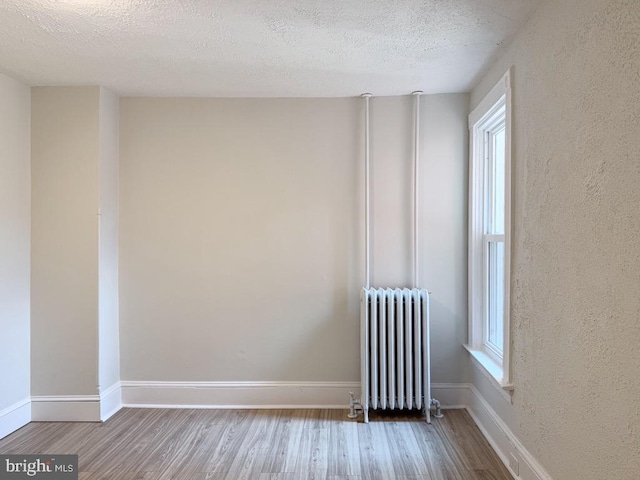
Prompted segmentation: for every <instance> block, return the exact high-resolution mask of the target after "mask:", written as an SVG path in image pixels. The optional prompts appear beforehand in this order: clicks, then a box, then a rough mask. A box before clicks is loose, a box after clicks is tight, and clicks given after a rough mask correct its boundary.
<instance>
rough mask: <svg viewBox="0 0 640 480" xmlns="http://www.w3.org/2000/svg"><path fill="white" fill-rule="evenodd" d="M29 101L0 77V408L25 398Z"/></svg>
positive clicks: (20, 89) (15, 85) (13, 84)
mask: <svg viewBox="0 0 640 480" xmlns="http://www.w3.org/2000/svg"><path fill="white" fill-rule="evenodd" d="M30 102H31V93H30V91H29V87H26V86H25V85H23V84H21V83H19V82H16V81H15V80H13V79H11V78H8V77H6V76H4V75H0V105H2V108H0V226H1V227H0V306H1V307H0V327H1V331H0V332H1V333H0V410H3V409H4V408H6V407H8V406H9V405H13V404H14V403H17V402H20V401H22V400H24V399H25V398H27V397H29V376H30V371H29V363H30V361H29V317H30V307H29V236H30V234H29V232H30V229H31V228H30V220H29V219H30V217H31V213H30V204H31V199H30V194H29V192H30V185H29V183H30V174H29V162H30V135H29V134H30V130H31V125H30V123H31V122H30V117H31V107H30Z"/></svg>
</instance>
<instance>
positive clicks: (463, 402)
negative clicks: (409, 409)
mask: <svg viewBox="0 0 640 480" xmlns="http://www.w3.org/2000/svg"><path fill="white" fill-rule="evenodd" d="M469 387H471V384H469V383H432V384H431V397H432V398H434V399H435V400H438V401H439V402H440V406H441V408H443V409H444V410H453V409H463V408H467V405H469V391H470V390H469Z"/></svg>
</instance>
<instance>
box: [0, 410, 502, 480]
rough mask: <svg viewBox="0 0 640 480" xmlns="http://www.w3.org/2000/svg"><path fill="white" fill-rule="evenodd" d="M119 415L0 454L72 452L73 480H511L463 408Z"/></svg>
mask: <svg viewBox="0 0 640 480" xmlns="http://www.w3.org/2000/svg"><path fill="white" fill-rule="evenodd" d="M346 413H347V412H346V410H320V409H315V410H195V409H194V410H170V409H134V408H125V409H122V410H121V411H120V412H118V413H117V414H116V415H114V416H113V417H112V418H111V419H110V420H109V421H107V422H105V423H103V424H99V423H64V422H62V423H45V422H33V423H30V424H29V425H26V426H25V427H23V428H21V429H20V430H18V431H17V432H14V433H12V434H11V435H9V436H8V437H6V438H4V439H2V440H0V454H77V455H78V456H79V458H78V460H79V470H80V480H240V479H249V480H251V479H255V480H311V479H322V480H394V479H395V480H511V476H510V475H509V472H508V471H507V469H506V468H505V467H504V465H503V464H502V462H501V461H500V459H499V458H498V457H497V455H496V454H495V452H494V451H493V450H492V449H491V447H490V446H489V444H488V443H487V441H486V440H485V439H484V437H483V436H482V434H481V433H480V430H479V429H478V428H477V426H476V425H475V424H474V423H473V420H472V419H471V417H470V416H469V414H468V413H467V412H466V411H465V410H448V411H446V412H445V416H444V418H442V419H433V423H432V424H431V425H427V424H426V423H425V422H424V421H423V420H422V419H421V418H420V416H419V415H416V414H411V413H409V414H403V413H402V412H389V413H384V414H372V415H371V422H370V423H369V424H368V425H365V424H364V423H360V422H356V421H354V420H350V419H348V418H347V416H346Z"/></svg>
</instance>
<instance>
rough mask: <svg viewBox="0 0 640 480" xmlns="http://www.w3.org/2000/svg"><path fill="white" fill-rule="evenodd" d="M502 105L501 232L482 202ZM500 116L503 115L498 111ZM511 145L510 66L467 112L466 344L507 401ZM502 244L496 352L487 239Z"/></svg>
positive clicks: (473, 357) (508, 395)
mask: <svg viewBox="0 0 640 480" xmlns="http://www.w3.org/2000/svg"><path fill="white" fill-rule="evenodd" d="M502 109H504V128H505V155H504V162H505V165H504V174H505V179H504V189H505V191H504V235H500V234H494V233H491V232H488V231H487V230H486V222H485V217H487V216H488V208H487V205H486V203H485V198H486V188H487V181H486V176H487V175H488V163H489V158H488V152H487V150H486V145H487V141H486V138H487V137H486V135H487V134H488V133H489V132H491V131H493V132H494V133H495V131H496V126H499V125H500V126H501V124H502V121H497V120H496V117H498V116H499V113H500V111H501V110H502ZM500 117H501V115H500ZM511 145H512V94H511V69H509V70H508V71H507V72H506V73H505V74H504V75H503V76H502V78H501V79H500V81H499V82H498V83H497V84H496V85H495V86H494V87H493V88H492V89H491V91H490V92H489V93H488V94H487V95H486V97H485V98H484V99H483V100H482V101H481V102H480V104H479V105H478V106H477V107H476V108H475V109H474V110H473V111H472V112H471V113H470V114H469V252H468V254H469V258H468V260H469V339H468V343H467V344H466V345H465V348H466V349H467V350H468V351H469V353H470V354H471V357H472V359H473V360H474V362H475V363H477V364H478V365H479V366H480V367H481V370H482V372H483V373H484V374H485V375H486V376H487V377H488V378H489V379H490V380H492V383H493V384H494V385H495V386H496V387H498V388H500V390H501V391H503V392H504V393H505V395H506V396H507V397H508V399H509V401H510V398H511V396H510V393H511V392H512V391H513V384H512V383H511V369H510V359H511V348H510V346H511V336H510V332H511V322H510V304H511V301H510V297H511V295H510V293H511V292H510V291H511V288H510V287H511V285H510V283H511V282H510V278H511V276H510V272H511V265H510V260H511V158H512V155H511ZM491 241H494V242H500V241H503V243H504V270H503V280H504V284H503V325H502V327H503V332H502V333H503V337H502V338H503V349H502V357H500V355H499V352H498V351H496V349H495V348H492V347H491V346H490V345H487V342H486V339H487V336H488V332H487V328H486V325H488V324H487V322H486V320H487V315H488V303H489V299H488V293H487V292H488V278H487V277H488V268H489V259H488V251H489V246H488V245H489V242H491Z"/></svg>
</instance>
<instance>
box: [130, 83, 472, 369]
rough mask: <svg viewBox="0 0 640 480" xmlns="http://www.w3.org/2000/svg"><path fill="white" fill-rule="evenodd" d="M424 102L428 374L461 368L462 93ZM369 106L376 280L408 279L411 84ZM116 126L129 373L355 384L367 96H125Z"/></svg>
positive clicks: (393, 282)
mask: <svg viewBox="0 0 640 480" xmlns="http://www.w3.org/2000/svg"><path fill="white" fill-rule="evenodd" d="M423 105H424V110H425V115H426V116H425V123H424V128H425V133H423V138H425V139H426V138H428V139H429V140H430V141H431V144H430V146H428V147H427V146H425V147H424V160H423V161H424V165H425V167H424V168H423V175H424V176H423V182H424V186H425V188H424V190H425V195H424V197H423V201H424V204H425V205H426V207H427V211H425V213H424V215H423V220H424V222H425V225H423V227H424V235H423V240H424V244H423V251H424V256H423V258H422V265H423V271H424V277H423V283H424V286H427V287H428V288H429V289H430V290H431V291H432V292H433V294H434V297H433V298H434V323H435V324H436V326H435V328H436V330H437V331H438V332H439V333H440V334H442V336H443V338H446V339H447V340H448V339H451V338H454V339H455V342H453V343H451V344H450V346H449V347H444V346H443V345H444V342H443V343H442V344H441V343H440V342H438V345H437V348H436V350H437V351H436V352H434V357H435V359H436V361H435V366H434V379H435V380H436V381H460V380H461V379H463V377H464V375H465V371H464V366H463V363H462V362H464V357H463V356H462V355H461V350H460V348H459V346H460V345H461V344H462V342H463V340H464V336H465V325H466V324H465V322H466V320H465V314H464V312H465V311H466V293H465V292H466V290H465V283H466V277H465V258H466V257H465V241H466V240H465V239H466V232H465V225H466V221H465V215H464V212H465V180H464V179H465V162H466V157H465V155H466V114H467V112H468V110H467V109H468V97H467V96H465V95H443V96H434V97H425V98H423ZM372 115H373V122H372V130H373V131H372V133H373V138H374V145H373V151H372V156H373V158H372V162H373V167H372V175H373V181H374V185H373V190H374V192H373V195H374V202H373V210H374V217H375V218H374V225H375V228H374V238H373V243H374V252H375V256H376V258H375V262H374V279H373V280H374V284H376V285H380V286H386V285H405V284H406V283H407V282H408V281H409V280H410V278H411V273H410V270H409V268H408V262H409V257H408V252H409V248H410V240H409V238H410V237H409V229H408V227H409V223H408V221H409V219H410V214H409V212H408V210H407V206H408V205H409V203H408V202H409V201H410V195H411V194H410V188H409V187H410V165H411V164H410V162H411V150H410V145H411V144H410V142H411V131H410V130H408V128H410V119H411V103H410V98H380V99H374V100H373V102H372ZM427 129H432V130H429V131H428V132H426V130H427ZM120 135H121V148H120V160H121V166H120V202H121V217H120V320H121V334H122V338H121V342H122V345H121V349H122V357H121V360H122V378H123V380H158V381H242V380H246V381H249V380H258V381H269V380H273V381H357V380H358V379H359V360H358V358H359V292H360V289H361V287H362V285H363V282H364V278H363V273H362V272H363V247H362V243H363V227H362V225H363V218H362V209H363V202H362V195H363V190H362V100H360V99H261V100H258V99H144V98H125V99H121V119H120ZM436 196H437V197H438V200H434V199H435V197H436ZM430 202H432V203H430Z"/></svg>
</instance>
